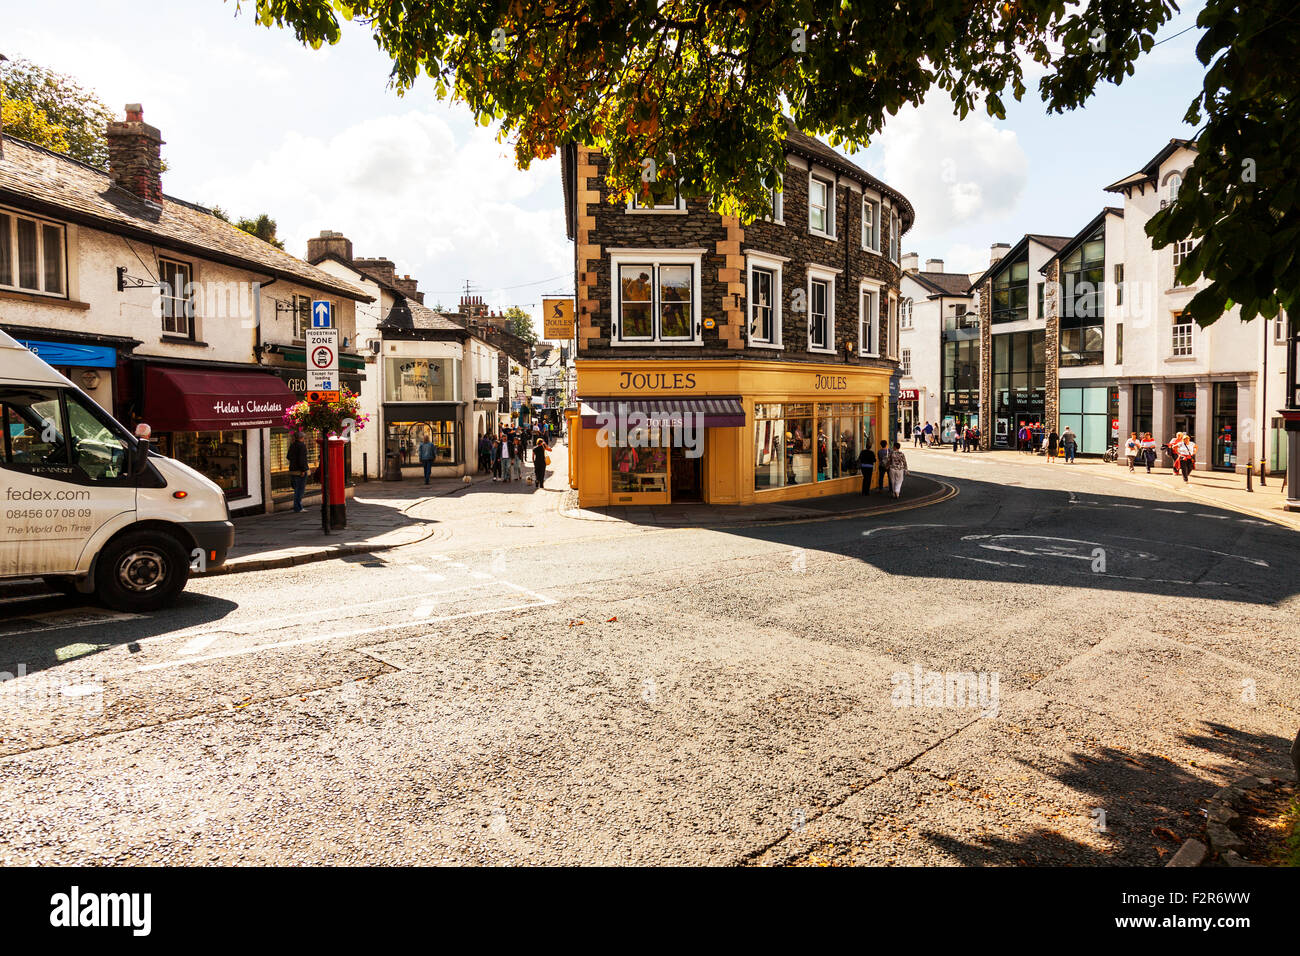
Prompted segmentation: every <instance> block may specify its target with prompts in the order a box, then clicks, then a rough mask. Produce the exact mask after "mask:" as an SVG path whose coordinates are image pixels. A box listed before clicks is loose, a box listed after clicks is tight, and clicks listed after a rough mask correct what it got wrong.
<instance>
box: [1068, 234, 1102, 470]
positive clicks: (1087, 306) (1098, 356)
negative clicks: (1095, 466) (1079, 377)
mask: <svg viewBox="0 0 1300 956" xmlns="http://www.w3.org/2000/svg"><path fill="white" fill-rule="evenodd" d="M1105 313H1106V232H1105V228H1104V227H1100V226H1099V227H1098V228H1097V231H1096V232H1094V233H1093V234H1092V235H1091V236H1090V237H1088V239H1087V240H1086V241H1085V242H1084V243H1083V244H1082V245H1081V246H1079V247H1078V248H1077V249H1075V250H1074V251H1073V252H1071V253H1070V254H1069V255H1068V256H1066V257H1065V259H1064V260H1063V261H1062V263H1061V365H1062V366H1063V367H1064V366H1072V365H1100V364H1101V363H1102V361H1103V360H1104V354H1103V353H1104V348H1105V337H1104V330H1105V324H1106V323H1105ZM1080 450H1082V449H1080ZM1103 450H1104V449H1103Z"/></svg>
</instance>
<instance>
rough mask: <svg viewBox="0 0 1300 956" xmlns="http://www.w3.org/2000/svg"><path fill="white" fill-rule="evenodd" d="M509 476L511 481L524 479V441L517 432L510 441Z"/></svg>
mask: <svg viewBox="0 0 1300 956" xmlns="http://www.w3.org/2000/svg"><path fill="white" fill-rule="evenodd" d="M510 478H511V480H512V481H523V480H524V442H523V439H522V438H520V437H519V436H518V435H517V434H516V435H515V437H514V439H513V440H512V441H511V442H510Z"/></svg>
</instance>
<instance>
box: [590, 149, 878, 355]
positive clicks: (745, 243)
mask: <svg viewBox="0 0 1300 956" xmlns="http://www.w3.org/2000/svg"><path fill="white" fill-rule="evenodd" d="M606 166H607V163H606V161H605V159H604V157H602V156H601V155H600V154H599V153H598V152H595V151H592V150H589V149H585V148H580V149H579V150H578V159H577V184H576V186H577V189H576V198H577V263H576V268H577V279H578V282H577V286H578V306H579V343H578V356H579V357H580V358H619V359H655V358H671V359H677V360H682V359H697V358H720V357H727V358H734V357H737V355H742V356H745V357H750V358H754V359H756V360H762V361H787V362H821V363H835V364H840V365H843V364H845V360H844V343H845V342H851V343H852V344H853V354H852V356H851V358H850V360H849V363H848V364H851V365H858V366H879V367H886V368H890V369H892V368H894V367H895V366H896V365H897V362H895V361H887V360H885V359H870V358H861V357H859V356H858V355H857V345H858V310H859V304H858V283H859V281H860V280H861V279H863V278H868V277H869V278H874V279H877V280H879V281H881V282H883V283H884V285H885V287H884V289H883V290H882V294H881V296H880V311H881V314H880V322H879V326H880V329H881V345H882V349H883V348H885V347H886V342H887V327H888V321H887V317H888V298H889V294H890V293H891V292H892V293H894V294H895V295H897V292H898V288H899V281H900V277H901V272H900V270H899V268H898V266H896V265H894V263H892V262H890V261H889V260H888V258H887V257H886V256H884V255H875V254H873V253H869V252H866V251H864V250H863V249H862V244H861V240H860V237H861V225H862V223H861V193H859V192H856V191H853V190H851V189H849V188H848V187H847V186H845V185H843V184H842V183H841V184H839V185H837V188H836V190H835V197H836V207H837V208H836V232H837V235H838V239H835V240H831V239H824V238H821V237H820V236H814V235H811V234H810V233H809V232H808V225H807V224H808V172H807V170H806V169H801V168H798V167H797V166H795V165H794V164H791V165H789V166H788V167H787V170H786V178H785V190H784V193H783V195H782V200H783V211H784V224H783V225H782V224H778V223H774V222H767V221H764V220H758V221H755V222H752V223H750V224H749V225H743V224H742V223H741V222H740V220H739V219H736V218H733V217H722V216H720V215H718V214H717V213H714V212H711V211H710V210H709V208H708V202H707V200H704V199H691V200H688V202H687V210H688V211H687V213H686V214H684V215H683V214H680V213H664V214H655V213H629V212H628V211H627V210H626V209H625V207H623V206H621V205H612V204H611V203H609V202H608V201H607V194H606V192H605V190H604V189H603V186H602V173H603V171H604V169H605V168H606ZM887 233H888V220H887V219H886V222H885V223H884V228H883V229H882V233H881V235H882V238H881V243H882V247H883V248H885V249H888V243H889V237H888V234H887ZM618 248H651V249H695V248H700V249H703V250H704V255H703V275H702V276H701V281H700V289H701V296H702V302H701V306H702V308H701V316H702V317H703V318H704V319H713V320H714V323H715V327H714V328H712V329H710V328H707V327H705V328H704V329H703V330H702V337H703V341H704V344H703V346H702V347H695V346H690V347H682V346H671V345H648V346H617V347H611V345H610V328H611V315H612V311H613V296H614V289H613V276H612V275H611V270H610V262H609V250H610V249H618ZM747 251H754V252H762V253H767V254H770V255H774V256H780V257H783V258H785V259H787V260H788V261H787V262H785V263H784V264H783V268H782V285H783V289H782V300H783V301H782V310H781V311H782V339H783V342H784V345H785V348H784V349H782V350H775V349H759V348H754V349H750V348H748V346H747V344H746V329H745V322H746V315H747V301H746V276H745V253H746V252H747ZM810 264H813V265H820V266H824V267H827V268H831V269H838V270H841V271H840V273H839V274H838V275H837V276H836V281H835V330H834V341H835V346H836V350H837V351H836V354H835V355H829V354H827V353H824V352H809V351H807V342H808V314H807V312H803V313H796V312H793V311H791V309H790V304H791V293H792V291H793V290H794V289H795V288H803V289H805V290H806V289H807V267H808V266H809V265H810ZM706 326H707V323H706Z"/></svg>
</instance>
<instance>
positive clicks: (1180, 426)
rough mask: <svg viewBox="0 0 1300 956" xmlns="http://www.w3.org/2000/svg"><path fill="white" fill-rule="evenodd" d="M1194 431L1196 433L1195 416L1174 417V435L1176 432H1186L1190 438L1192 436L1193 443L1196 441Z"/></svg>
mask: <svg viewBox="0 0 1300 956" xmlns="http://www.w3.org/2000/svg"><path fill="white" fill-rule="evenodd" d="M1195 431H1196V416H1195V415H1175V416H1174V433H1175V434H1177V433H1178V432H1186V433H1187V434H1188V435H1191V436H1192V441H1195V440H1196V436H1195V435H1194V434H1193V432H1195Z"/></svg>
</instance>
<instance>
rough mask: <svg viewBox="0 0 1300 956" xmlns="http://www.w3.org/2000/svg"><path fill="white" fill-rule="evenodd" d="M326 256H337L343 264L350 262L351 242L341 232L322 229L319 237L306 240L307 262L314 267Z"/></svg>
mask: <svg viewBox="0 0 1300 956" xmlns="http://www.w3.org/2000/svg"><path fill="white" fill-rule="evenodd" d="M326 256H338V257H339V258H340V259H342V260H343V261H344V262H351V261H352V240H351V239H348V238H347V237H346V236H344V235H343V233H341V232H335V231H334V230H332V229H322V230H321V232H320V235H319V236H314V237H312V238H311V239H308V240H307V261H308V262H310V263H311V264H312V265H316V263H318V262H320V261H321V260H323V259H324V258H325V257H326Z"/></svg>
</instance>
